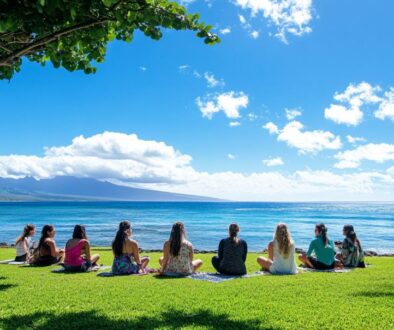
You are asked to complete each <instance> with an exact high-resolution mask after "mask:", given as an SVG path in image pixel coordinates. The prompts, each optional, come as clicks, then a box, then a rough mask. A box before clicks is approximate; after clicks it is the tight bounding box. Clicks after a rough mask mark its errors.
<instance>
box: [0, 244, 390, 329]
mask: <svg viewBox="0 0 394 330" xmlns="http://www.w3.org/2000/svg"><path fill="white" fill-rule="evenodd" d="M95 252H99V253H100V254H101V255H102V259H101V262H102V263H104V264H106V265H110V264H111V262H112V255H111V252H110V250H109V249H99V251H95ZM13 253H14V251H13V250H12V249H0V259H7V258H12V256H13ZM256 256H257V254H249V255H248V260H247V268H248V271H249V272H253V271H256V270H258V267H257V264H256V263H255V260H256ZM150 257H151V266H152V267H158V263H157V259H158V257H159V254H158V253H151V254H150ZM196 257H197V258H201V259H203V260H204V265H203V267H202V269H201V271H213V268H212V266H211V264H210V259H211V257H212V255H211V254H200V255H196ZM367 262H369V263H371V264H372V266H371V267H369V268H367V269H357V270H354V271H353V272H350V273H341V274H335V273H304V274H300V275H296V276H260V277H254V278H249V279H237V280H232V281H228V282H223V283H219V284H215V283H209V282H203V281H195V280H191V279H159V278H156V277H154V276H152V275H147V276H125V277H110V278H101V277H98V276H96V274H95V273H83V274H54V273H51V272H50V270H51V269H52V268H53V267H47V268H38V267H37V268H36V267H19V266H9V265H0V328H1V329H7V330H8V329H143V328H146V329H156V328H163V329H179V328H185V329H186V328H193V329H352V330H354V329H393V327H394V313H393V307H394V258H388V257H375V258H368V259H367Z"/></svg>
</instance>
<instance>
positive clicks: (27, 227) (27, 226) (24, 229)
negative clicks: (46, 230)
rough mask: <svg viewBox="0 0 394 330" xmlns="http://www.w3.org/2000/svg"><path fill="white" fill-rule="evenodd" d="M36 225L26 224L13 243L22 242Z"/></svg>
mask: <svg viewBox="0 0 394 330" xmlns="http://www.w3.org/2000/svg"><path fill="white" fill-rule="evenodd" d="M35 228H36V227H35V226H34V225H26V226H25V227H24V228H23V232H22V234H21V235H19V237H18V238H17V239H16V241H15V244H18V243H20V242H22V241H23V240H24V239H25V238H26V237H28V236H29V234H30V232H31V231H32V230H34V229H35Z"/></svg>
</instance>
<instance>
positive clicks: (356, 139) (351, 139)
mask: <svg viewBox="0 0 394 330" xmlns="http://www.w3.org/2000/svg"><path fill="white" fill-rule="evenodd" d="M346 139H347V141H348V142H349V143H351V144H357V143H359V142H366V141H367V140H366V139H364V138H362V137H356V136H351V135H346Z"/></svg>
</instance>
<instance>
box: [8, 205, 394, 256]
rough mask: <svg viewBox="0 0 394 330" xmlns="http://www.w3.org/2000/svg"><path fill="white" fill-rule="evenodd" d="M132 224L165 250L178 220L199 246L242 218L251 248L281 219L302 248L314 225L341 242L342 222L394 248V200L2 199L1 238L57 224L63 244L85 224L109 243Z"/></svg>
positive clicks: (145, 242) (367, 240)
mask: <svg viewBox="0 0 394 330" xmlns="http://www.w3.org/2000/svg"><path fill="white" fill-rule="evenodd" d="M123 219H128V220H130V221H131V223H132V225H133V233H134V238H135V239H136V240H137V241H138V242H139V244H140V246H141V247H142V248H144V249H160V248H162V246H163V242H164V241H165V240H166V239H167V238H168V236H169V232H170V229H171V225H172V223H173V222H174V221H175V220H182V221H183V222H184V223H185V226H186V231H187V235H188V238H189V240H190V241H191V242H192V243H193V245H194V247H195V248H197V249H204V250H214V249H217V245H218V242H219V240H220V239H221V238H223V237H224V236H226V235H227V228H228V224H229V223H231V222H237V223H238V224H239V226H240V228H241V232H240V236H241V237H242V238H244V239H245V240H246V241H247V242H248V246H249V249H250V250H251V251H261V250H262V249H263V248H265V247H266V246H267V244H268V242H269V241H270V240H271V239H272V235H273V231H274V229H275V225H276V224H277V223H278V222H285V223H287V224H288V226H289V228H290V230H291V233H292V236H293V238H294V240H295V242H296V245H297V246H298V247H303V248H305V247H307V245H308V244H309V241H310V240H311V239H312V238H313V232H314V224H315V223H317V222H323V223H325V224H326V226H327V227H328V229H329V231H328V233H329V236H330V238H332V239H335V240H342V239H343V237H342V235H341V233H342V226H343V225H344V224H348V223H349V224H353V225H354V226H355V229H356V232H357V234H358V236H359V237H360V239H361V242H362V244H363V246H364V248H366V249H372V250H376V251H378V252H394V203H157V202H143V203H141V202H77V203H76V202H53V203H52V202H51V203H48V202H45V203H44V202H43V203H0V242H7V243H12V242H13V241H14V240H15V238H16V237H17V236H18V235H19V233H20V232H21V230H22V228H23V226H24V225H25V224H26V223H33V224H35V225H36V226H37V229H38V230H37V234H36V236H35V237H34V239H33V240H35V241H37V240H38V239H39V233H38V232H39V231H40V230H41V227H42V225H44V224H46V223H50V224H53V225H54V226H55V228H56V237H55V239H56V242H57V243H58V245H63V244H64V243H65V242H66V240H67V239H68V238H69V237H70V236H71V234H72V230H73V226H74V225H75V224H84V225H85V226H86V229H87V233H88V236H89V239H90V241H91V243H92V244H93V245H106V246H108V245H110V243H111V241H112V239H113V237H114V235H115V232H116V228H117V225H118V223H119V221H120V220H123Z"/></svg>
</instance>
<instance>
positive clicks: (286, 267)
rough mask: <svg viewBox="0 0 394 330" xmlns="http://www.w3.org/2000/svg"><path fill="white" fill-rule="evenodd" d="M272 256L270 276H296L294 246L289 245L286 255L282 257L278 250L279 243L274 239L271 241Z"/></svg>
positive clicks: (282, 254)
mask: <svg viewBox="0 0 394 330" xmlns="http://www.w3.org/2000/svg"><path fill="white" fill-rule="evenodd" d="M273 254H274V259H273V263H272V265H271V266H270V272H271V273H272V274H296V273H297V266H296V263H295V259H294V254H295V246H294V244H291V245H290V248H289V252H288V255H286V256H285V255H284V253H283V252H282V253H281V251H280V250H279V243H278V241H277V240H276V239H275V240H274V241H273Z"/></svg>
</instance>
